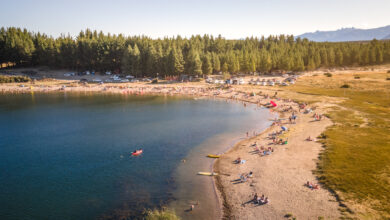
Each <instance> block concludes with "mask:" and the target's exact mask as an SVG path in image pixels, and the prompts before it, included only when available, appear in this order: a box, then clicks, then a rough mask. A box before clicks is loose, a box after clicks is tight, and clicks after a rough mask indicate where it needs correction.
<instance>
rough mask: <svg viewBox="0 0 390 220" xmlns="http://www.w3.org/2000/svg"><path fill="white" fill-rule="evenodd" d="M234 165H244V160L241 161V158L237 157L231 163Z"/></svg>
mask: <svg viewBox="0 0 390 220" xmlns="http://www.w3.org/2000/svg"><path fill="white" fill-rule="evenodd" d="M233 162H234V163H235V164H244V163H245V162H246V160H243V159H241V157H238V158H237V159H235V160H234V161H233Z"/></svg>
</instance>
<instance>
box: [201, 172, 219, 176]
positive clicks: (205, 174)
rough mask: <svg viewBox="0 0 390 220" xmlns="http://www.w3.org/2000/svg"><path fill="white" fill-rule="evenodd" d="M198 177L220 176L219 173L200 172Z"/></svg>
mask: <svg viewBox="0 0 390 220" xmlns="http://www.w3.org/2000/svg"><path fill="white" fill-rule="evenodd" d="M198 175H203V176H218V173H214V172H213V173H210V172H198Z"/></svg>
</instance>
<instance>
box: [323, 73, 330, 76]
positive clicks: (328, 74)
mask: <svg viewBox="0 0 390 220" xmlns="http://www.w3.org/2000/svg"><path fill="white" fill-rule="evenodd" d="M324 75H325V76H327V77H332V73H324Z"/></svg>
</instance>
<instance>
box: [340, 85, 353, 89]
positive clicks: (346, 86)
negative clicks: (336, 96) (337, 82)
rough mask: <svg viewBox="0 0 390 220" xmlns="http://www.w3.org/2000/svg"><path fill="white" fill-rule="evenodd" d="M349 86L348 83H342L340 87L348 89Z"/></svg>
mask: <svg viewBox="0 0 390 220" xmlns="http://www.w3.org/2000/svg"><path fill="white" fill-rule="evenodd" d="M350 87H351V86H349V85H348V84H344V85H342V86H341V87H340V88H343V89H348V88H350Z"/></svg>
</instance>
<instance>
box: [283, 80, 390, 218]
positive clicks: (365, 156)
mask: <svg viewBox="0 0 390 220" xmlns="http://www.w3.org/2000/svg"><path fill="white" fill-rule="evenodd" d="M389 77H390V74H388V73H387V72H382V73H379V72H372V73H354V74H352V73H350V74H349V73H347V74H333V75H332V76H331V77H327V76H324V75H315V76H308V77H304V78H302V80H300V81H298V83H297V84H295V85H293V86H290V87H286V88H285V90H288V91H291V92H295V93H298V94H300V95H301V97H303V99H304V100H306V101H311V102H313V101H320V100H321V101H323V100H324V99H328V100H329V102H330V103H334V104H335V106H333V107H332V108H331V109H330V110H329V113H328V116H329V117H330V118H331V119H332V121H333V122H334V123H335V125H334V126H332V127H330V128H329V129H327V130H326V132H325V133H324V137H325V138H324V139H322V141H323V143H324V145H325V150H324V151H323V153H322V154H321V156H320V159H321V160H320V162H319V165H318V172H317V175H318V176H319V178H320V181H321V182H322V183H324V184H325V185H326V186H327V187H328V188H329V189H330V190H334V191H335V192H337V194H338V195H339V196H340V199H341V200H343V201H342V202H343V203H345V204H347V207H348V208H344V210H343V211H344V212H343V213H344V214H345V216H346V217H352V218H367V219H372V218H377V219H380V218H390V81H389V80H387V78H389ZM343 85H348V86H343ZM342 86H343V87H349V88H341V87H342Z"/></svg>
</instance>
